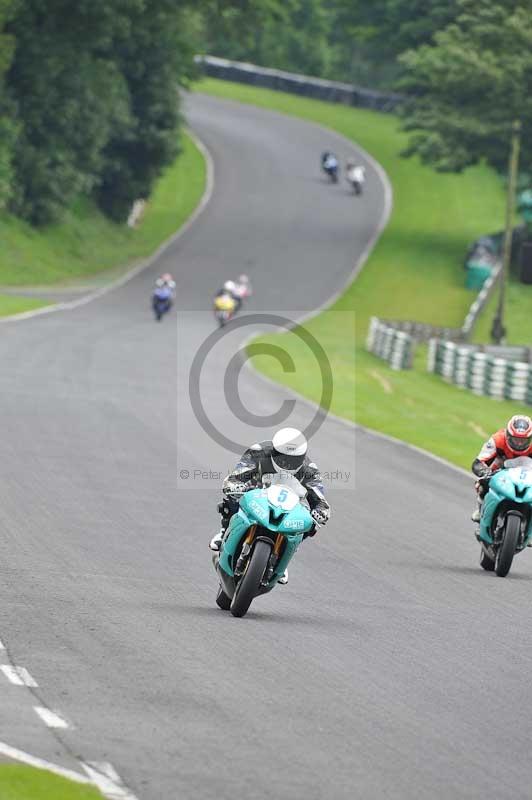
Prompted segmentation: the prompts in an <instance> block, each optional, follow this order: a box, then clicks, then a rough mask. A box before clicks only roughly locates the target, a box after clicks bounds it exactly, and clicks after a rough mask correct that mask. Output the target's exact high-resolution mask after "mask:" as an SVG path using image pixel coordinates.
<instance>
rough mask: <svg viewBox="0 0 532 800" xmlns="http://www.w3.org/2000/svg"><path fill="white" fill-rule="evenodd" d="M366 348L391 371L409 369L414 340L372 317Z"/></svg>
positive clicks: (412, 357) (412, 355)
mask: <svg viewBox="0 0 532 800" xmlns="http://www.w3.org/2000/svg"><path fill="white" fill-rule="evenodd" d="M366 348H367V349H368V350H369V352H370V353H373V355H375V356H378V357H379V358H382V359H383V360H384V361H387V362H388V364H389V365H390V366H391V368H392V369H410V368H411V367H412V362H413V359H414V350H415V340H414V338H413V337H412V336H410V334H408V333H405V332H404V331H398V330H396V329H395V328H392V327H391V326H390V325H387V324H386V323H385V322H383V321H382V320H380V319H378V318H377V317H372V318H371V320H370V323H369V331H368V336H367V339H366Z"/></svg>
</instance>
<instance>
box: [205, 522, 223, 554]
mask: <svg viewBox="0 0 532 800" xmlns="http://www.w3.org/2000/svg"><path fill="white" fill-rule="evenodd" d="M224 533H225V529H224V528H220V530H219V531H218V533H216V534H215V535H214V536H213V537H212V539H211V541H210V542H209V547H210V548H211V550H214V551H215V552H218V551H219V550H220V548H221V546H222V541H223V538H224Z"/></svg>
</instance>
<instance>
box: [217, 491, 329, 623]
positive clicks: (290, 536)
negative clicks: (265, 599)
mask: <svg viewBox="0 0 532 800" xmlns="http://www.w3.org/2000/svg"><path fill="white" fill-rule="evenodd" d="M306 494H307V491H306V489H305V488H304V486H302V485H301V483H300V482H299V481H298V480H297V479H296V478H294V477H292V476H289V475H282V476H281V475H264V476H263V488H259V489H252V490H250V491H247V492H245V494H243V495H241V497H240V505H239V510H238V512H237V513H236V514H234V515H233V516H232V517H231V522H230V524H229V527H228V529H227V533H226V535H225V537H224V540H223V542H222V547H221V549H220V552H219V553H215V554H214V555H213V563H214V567H215V569H216V572H217V573H218V577H219V579H220V586H219V589H218V595H217V597H216V603H217V604H218V606H219V607H220V608H222V609H223V610H224V611H229V610H230V611H231V613H232V614H233V616H234V617H243V616H244V614H246V612H247V611H248V609H249V607H250V605H251V601H252V600H253V598H255V597H258V596H259V595H261V594H266V593H267V592H271V590H272V589H273V588H274V587H275V586H276V584H277V581H278V580H279V578H280V577H281V576H282V575H283V573H284V571H285V569H286V568H287V566H288V563H289V562H290V560H291V559H292V558H293V556H294V554H295V553H296V551H297V549H298V547H299V545H300V544H301V542H302V541H303V538H304V535H305V533H308V532H309V531H310V530H311V529H312V528H313V526H314V520H313V519H312V517H311V515H310V507H309V504H308V501H307V499H306Z"/></svg>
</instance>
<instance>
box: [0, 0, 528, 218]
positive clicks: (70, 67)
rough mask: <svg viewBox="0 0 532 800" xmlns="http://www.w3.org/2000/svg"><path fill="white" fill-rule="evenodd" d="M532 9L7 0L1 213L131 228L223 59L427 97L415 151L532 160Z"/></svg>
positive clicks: (433, 3) (276, 1) (508, 1)
mask: <svg viewBox="0 0 532 800" xmlns="http://www.w3.org/2000/svg"><path fill="white" fill-rule="evenodd" d="M531 12H532V0H375V2H371V3H368V2H367V0H181V1H180V2H175V0H78V2H76V3H71V2H68V0H0V210H1V209H2V208H7V209H8V210H9V211H11V212H12V213H14V214H16V215H17V216H19V217H20V218H22V219H25V220H27V221H29V222H31V223H32V224H34V225H43V224H49V223H51V222H55V221H58V220H59V219H60V218H61V216H62V214H63V213H64V212H65V210H66V209H68V208H69V207H70V206H71V205H72V203H73V202H74V201H75V200H76V199H77V198H78V197H80V196H85V197H87V196H92V197H94V198H95V199H96V200H97V202H98V203H99V205H100V207H101V209H102V210H103V211H104V212H105V213H106V214H107V215H109V216H111V217H112V218H113V219H115V220H123V219H124V217H125V216H126V214H127V211H128V209H129V208H130V206H131V203H132V202H133V200H135V199H136V198H138V197H148V196H149V194H150V192H151V189H152V187H153V185H154V181H155V180H156V178H157V176H158V175H159V174H160V173H161V170H162V169H163V168H164V166H165V165H167V164H169V163H171V162H172V160H173V159H174V158H175V156H176V154H177V153H178V152H179V148H180V137H179V128H180V123H181V117H180V110H179V96H178V92H177V91H176V87H177V86H179V85H181V86H186V85H188V82H189V81H190V79H191V78H192V76H193V75H194V62H193V56H194V54H195V53H196V52H209V53H211V54H214V55H219V56H222V57H227V58H235V59H242V60H249V61H253V62H256V63H258V64H263V65H265V66H270V67H279V68H283V69H288V70H293V71H296V72H303V73H309V74H313V75H317V76H321V77H328V78H333V79H337V80H343V81H352V82H355V83H359V84H366V85H368V86H374V87H385V88H397V86H402V87H403V88H404V89H405V90H406V92H407V93H408V95H409V97H410V98H411V101H410V102H409V104H408V106H407V116H406V122H405V124H406V126H407V130H409V131H410V132H411V138H410V142H409V147H408V149H407V152H409V153H418V154H419V155H420V156H421V158H422V159H423V160H424V161H425V162H426V163H430V164H432V165H434V166H436V167H437V168H438V169H447V170H460V169H462V168H463V167H465V166H467V165H469V164H472V163H475V162H477V161H479V160H482V159H487V160H488V161H489V162H490V163H491V164H493V165H494V166H495V167H496V168H498V169H499V170H502V169H504V164H505V162H506V153H507V138H508V122H509V120H511V119H512V118H513V117H516V116H519V117H520V118H521V120H522V121H523V123H524V129H525V136H524V142H525V145H524V160H525V163H526V167H527V169H528V168H529V167H530V162H531V161H532V138H531V137H530V136H528V135H527V132H528V130H529V127H530V123H531V122H532V99H531V98H532V92H531V91H530V89H531V88H532V87H531V85H530V84H531V82H532V78H531V75H532V55H531V53H532V48H531V46H530V45H531V44H532V13H531Z"/></svg>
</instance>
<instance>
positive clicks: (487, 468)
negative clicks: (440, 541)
mask: <svg viewBox="0 0 532 800" xmlns="http://www.w3.org/2000/svg"><path fill="white" fill-rule="evenodd" d="M519 456H528V457H529V458H532V419H530V417H527V416H526V415H525V414H516V415H515V416H513V417H512V418H511V419H510V420H509V421H508V424H507V425H506V428H501V429H500V430H498V431H497V432H496V433H494V434H493V435H492V436H490V438H489V439H488V440H487V442H485V443H484V444H483V445H482V448H481V450H480V453H479V454H478V456H477V457H476V458H475V460H474V461H473V464H472V467H471V469H472V471H473V474H474V475H476V476H477V478H479V480H478V481H477V483H476V486H475V488H476V490H477V508H475V510H474V511H473V513H472V515H471V519H472V520H473V522H480V516H481V509H482V501H483V499H484V495H485V494H486V490H487V483H488V479H489V478H490V477H491V475H493V473H494V472H496V471H497V470H499V469H501V467H502V466H503V465H504V462H505V461H506V460H507V459H511V458H519Z"/></svg>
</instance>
